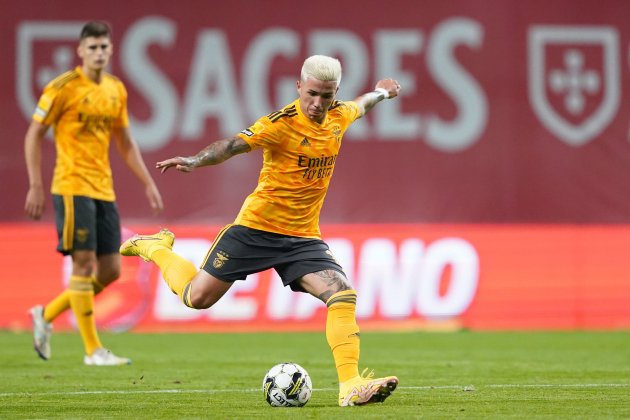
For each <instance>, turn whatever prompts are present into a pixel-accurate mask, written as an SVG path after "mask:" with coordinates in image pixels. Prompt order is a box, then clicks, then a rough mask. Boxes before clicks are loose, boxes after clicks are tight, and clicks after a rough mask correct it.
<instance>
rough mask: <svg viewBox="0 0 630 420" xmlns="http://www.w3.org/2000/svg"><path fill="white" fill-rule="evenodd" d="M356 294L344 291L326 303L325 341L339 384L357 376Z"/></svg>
mask: <svg viewBox="0 0 630 420" xmlns="http://www.w3.org/2000/svg"><path fill="white" fill-rule="evenodd" d="M356 304H357V292H356V291H355V290H344V291H342V292H338V293H335V294H334V295H332V296H331V297H330V299H328V301H326V306H327V307H328V317H327V319H326V340H328V345H329V346H330V349H331V350H332V354H333V358H334V359H335V366H336V367H337V376H338V377H339V383H342V382H345V381H347V380H349V379H352V378H354V377H355V376H358V375H359V350H360V340H359V326H358V325H357V320H356V315H355V312H356Z"/></svg>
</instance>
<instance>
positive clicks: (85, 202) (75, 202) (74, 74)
mask: <svg viewBox="0 0 630 420" xmlns="http://www.w3.org/2000/svg"><path fill="white" fill-rule="evenodd" d="M112 52H113V45H112V39H111V30H110V28H109V26H108V25H107V24H106V23H104V22H96V21H95V22H89V23H87V24H86V25H85V26H83V28H82V30H81V35H80V41H79V46H78V48H77V53H78V55H79V57H80V58H81V60H82V65H80V66H78V67H76V68H75V69H74V70H70V71H68V72H66V73H63V74H61V75H60V76H58V77H57V78H55V79H54V80H52V81H51V82H50V83H49V84H48V85H47V86H46V87H45V88H44V92H43V94H42V96H41V97H40V99H39V102H38V104H37V109H36V110H35V113H34V115H33V119H32V121H31V124H30V126H29V128H28V131H27V133H26V137H25V140H24V152H25V158H26V167H27V170H28V178H29V190H28V193H27V195H26V204H25V211H26V214H27V215H28V216H29V217H31V218H32V219H35V220H37V219H39V218H40V217H41V215H42V213H43V211H44V203H45V197H44V187H43V182H42V170H41V160H42V158H41V155H42V141H43V139H44V136H45V133H46V131H47V130H48V128H49V127H50V126H51V125H53V126H54V139H55V146H56V151H57V161H56V165H55V171H54V175H53V180H52V188H51V192H52V194H53V205H54V209H55V219H56V225H57V234H58V237H59V243H58V246H57V250H58V251H59V252H61V253H62V254H63V255H71V256H72V275H71V277H70V283H69V286H68V288H67V289H66V290H64V291H63V292H62V293H61V294H60V295H58V296H57V297H56V298H54V299H53V300H52V301H51V302H50V303H48V304H47V305H46V306H45V307H42V306H39V305H38V306H35V307H33V308H31V310H30V313H31V316H32V317H33V335H34V347H35V351H36V352H37V354H38V355H39V356H40V357H41V358H42V359H44V360H48V359H49V358H50V356H51V350H50V336H51V333H52V324H51V323H52V321H53V320H54V319H55V318H56V317H58V316H59V315H60V314H61V313H62V312H64V311H65V310H66V309H68V307H70V308H72V312H73V313H74V316H75V317H76V320H77V327H78V329H79V332H80V334H81V338H82V340H83V344H84V347H85V357H84V363H85V364H86V365H93V366H113V365H121V364H129V363H130V360H129V359H127V358H124V357H118V356H116V355H114V354H113V353H112V352H110V351H109V350H107V349H106V348H104V347H103V345H102V344H101V341H100V339H99V336H98V333H97V330H96V325H95V322H94V295H95V294H97V293H99V292H101V291H102V290H103V289H104V288H105V287H107V286H108V285H109V284H110V283H112V282H113V281H114V280H116V279H117V278H118V277H119V276H120V265H121V260H120V255H119V253H118V247H119V246H120V241H121V237H120V220H119V214H118V210H117V207H116V202H115V199H116V196H115V194H114V187H113V180H112V171H111V167H110V163H109V143H110V137H111V135H112V134H113V135H114V138H115V142H116V147H117V150H118V152H119V153H120V155H121V156H122V159H123V160H124V162H125V163H126V164H127V166H128V167H129V168H130V169H131V170H132V172H133V173H134V174H135V176H136V177H137V178H138V179H139V180H140V181H141V182H142V184H143V185H144V188H145V193H146V196H147V198H148V200H149V204H150V205H151V207H152V209H153V211H154V212H155V213H159V212H160V211H161V210H162V208H163V204H162V197H161V196H160V193H159V191H158V189H157V187H156V185H155V182H154V181H153V179H152V177H151V175H150V174H149V171H148V170H147V168H146V166H145V164H144V162H143V160H142V156H141V154H140V150H139V148H138V146H137V144H136V143H135V141H134V140H133V139H132V137H131V134H130V131H129V118H128V115H127V91H126V89H125V86H124V85H123V83H122V82H121V81H120V80H119V79H118V78H116V77H114V76H112V75H111V74H108V73H107V72H106V71H105V69H106V67H107V64H108V63H109V59H110V57H111V55H112Z"/></svg>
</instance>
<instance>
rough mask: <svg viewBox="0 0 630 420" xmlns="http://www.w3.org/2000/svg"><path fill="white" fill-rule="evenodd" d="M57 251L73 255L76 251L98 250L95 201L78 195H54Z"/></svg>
mask: <svg viewBox="0 0 630 420" xmlns="http://www.w3.org/2000/svg"><path fill="white" fill-rule="evenodd" d="M53 205H54V208H55V224H56V226H57V236H58V239H59V241H58V245H57V251H59V252H61V253H62V254H63V255H71V254H73V252H74V251H96V248H97V244H96V241H97V227H96V222H97V217H98V216H97V211H96V204H95V201H94V200H93V199H91V198H89V197H83V196H76V195H53Z"/></svg>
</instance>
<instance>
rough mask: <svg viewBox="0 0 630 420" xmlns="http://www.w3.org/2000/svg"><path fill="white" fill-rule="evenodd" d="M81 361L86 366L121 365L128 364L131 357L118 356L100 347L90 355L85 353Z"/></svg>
mask: <svg viewBox="0 0 630 420" xmlns="http://www.w3.org/2000/svg"><path fill="white" fill-rule="evenodd" d="M83 363H85V364H86V365H87V366H121V365H130V364H131V359H128V358H126V357H118V356H116V355H115V354H114V353H112V352H111V351H109V350H107V349H104V348H100V349H96V350H95V351H94V353H92V354H91V355H90V356H88V355H85V357H84V358H83Z"/></svg>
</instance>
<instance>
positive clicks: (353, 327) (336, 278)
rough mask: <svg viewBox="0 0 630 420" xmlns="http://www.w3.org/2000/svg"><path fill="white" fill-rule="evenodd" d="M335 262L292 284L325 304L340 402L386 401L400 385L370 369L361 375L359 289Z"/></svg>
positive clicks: (328, 339) (354, 403)
mask: <svg viewBox="0 0 630 420" xmlns="http://www.w3.org/2000/svg"><path fill="white" fill-rule="evenodd" d="M319 264H321V262H320V263H319ZM335 265H337V263H336V261H334V260H333V261H332V263H331V265H330V266H331V268H332V269H326V270H321V271H317V272H314V273H309V274H306V275H304V276H302V277H301V278H299V279H298V280H297V281H296V282H295V283H296V285H295V286H294V285H293V284H292V285H291V286H292V288H293V289H294V290H300V289H301V290H304V291H306V292H308V293H310V294H311V295H313V296H315V297H316V298H318V299H320V300H322V301H323V302H325V303H326V306H327V308H328V315H327V318H326V339H327V341H328V344H329V346H330V349H331V351H332V353H333V358H334V359H335V365H336V368H337V375H338V378H339V401H338V402H339V405H340V406H349V405H362V404H368V403H374V402H383V401H384V400H385V399H386V398H387V397H388V396H389V395H390V394H391V392H392V391H393V390H394V389H395V388H396V386H397V385H398V378H396V377H395V376H388V377H382V378H374V377H373V373H372V372H370V373H369V374H367V375H366V372H367V369H365V370H364V371H363V373H362V374H361V375H359V370H358V369H359V354H360V333H359V326H358V325H357V321H356V300H357V292H356V291H355V290H354V289H352V287H351V286H350V284H349V282H348V280H347V279H346V278H345V275H344V274H343V273H342V272H341V271H338V269H337V268H336V267H335Z"/></svg>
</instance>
